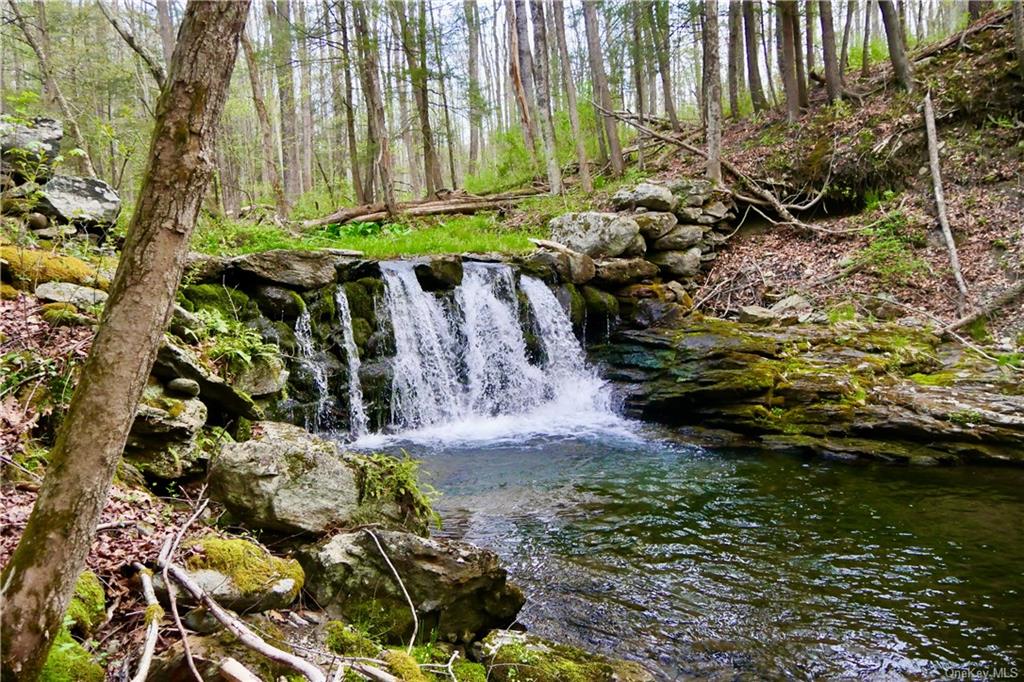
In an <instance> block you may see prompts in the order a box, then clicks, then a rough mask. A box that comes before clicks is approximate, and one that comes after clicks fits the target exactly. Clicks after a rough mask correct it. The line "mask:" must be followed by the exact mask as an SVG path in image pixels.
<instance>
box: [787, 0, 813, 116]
mask: <svg viewBox="0 0 1024 682" xmlns="http://www.w3.org/2000/svg"><path fill="white" fill-rule="evenodd" d="M793 2H794V5H795V6H794V7H793V10H792V12H790V15H789V17H790V22H791V23H792V24H793V62H794V63H795V64H796V86H797V93H798V95H799V97H800V106H801V107H804V108H806V107H808V106H810V97H809V96H808V92H807V76H808V74H809V72H810V68H809V67H807V65H805V64H804V56H803V50H801V42H800V10H799V5H797V4H796V0H793Z"/></svg>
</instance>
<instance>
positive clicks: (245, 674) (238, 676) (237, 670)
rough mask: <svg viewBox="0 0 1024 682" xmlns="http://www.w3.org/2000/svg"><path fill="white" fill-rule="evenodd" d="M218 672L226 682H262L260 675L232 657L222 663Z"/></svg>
mask: <svg viewBox="0 0 1024 682" xmlns="http://www.w3.org/2000/svg"><path fill="white" fill-rule="evenodd" d="M218 672H219V673H220V676H221V677H222V678H224V680H225V682H261V681H260V678H259V676H258V675H256V674H254V673H253V672H252V671H251V670H249V669H248V668H246V667H245V666H244V665H242V664H241V663H239V662H238V661H236V660H235V659H233V658H231V657H228V658H225V659H224V660H223V661H221V662H220V668H219V669H218Z"/></svg>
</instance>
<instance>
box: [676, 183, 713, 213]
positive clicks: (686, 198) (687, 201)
mask: <svg viewBox="0 0 1024 682" xmlns="http://www.w3.org/2000/svg"><path fill="white" fill-rule="evenodd" d="M668 188H669V190H670V191H671V192H672V194H674V195H675V196H676V197H678V198H679V205H680V206H682V207H686V206H689V207H698V206H703V205H704V202H706V201H707V200H708V199H710V198H711V195H712V193H713V192H714V189H715V186H714V185H713V184H712V183H711V181H710V180H705V179H703V178H680V179H678V180H675V181H674V182H672V183H670V184H669V186H668Z"/></svg>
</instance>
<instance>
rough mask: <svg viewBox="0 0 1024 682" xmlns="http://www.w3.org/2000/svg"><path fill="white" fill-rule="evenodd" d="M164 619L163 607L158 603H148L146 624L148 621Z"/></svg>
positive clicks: (157, 621) (156, 621)
mask: <svg viewBox="0 0 1024 682" xmlns="http://www.w3.org/2000/svg"><path fill="white" fill-rule="evenodd" d="M163 619H164V607H162V606H160V605H159V604H150V605H149V606H147V607H146V618H145V621H146V625H149V624H150V623H154V622H155V623H159V622H160V621H161V620H163Z"/></svg>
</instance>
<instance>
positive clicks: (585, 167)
mask: <svg viewBox="0 0 1024 682" xmlns="http://www.w3.org/2000/svg"><path fill="white" fill-rule="evenodd" d="M551 12H552V14H554V15H555V37H556V40H557V41H558V55H559V59H561V60H562V64H563V69H564V71H563V72H562V75H563V82H564V84H565V101H566V107H567V108H568V109H569V125H570V126H571V127H572V136H573V139H574V140H575V143H576V160H577V161H578V162H579V166H580V170H579V178H580V187H582V188H583V191H584V192H586V193H588V194H589V193H590V192H593V191H594V182H593V180H591V178H590V164H589V163H588V161H587V146H586V144H585V142H584V140H583V132H582V130H581V129H580V112H579V105H578V102H577V101H576V97H577V95H576V81H574V80H573V75H572V69H571V68H570V67H571V65H572V62H571V61H570V60H569V45H568V42H567V41H566V38H565V4H564V3H563V2H562V0H552V3H551Z"/></svg>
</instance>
